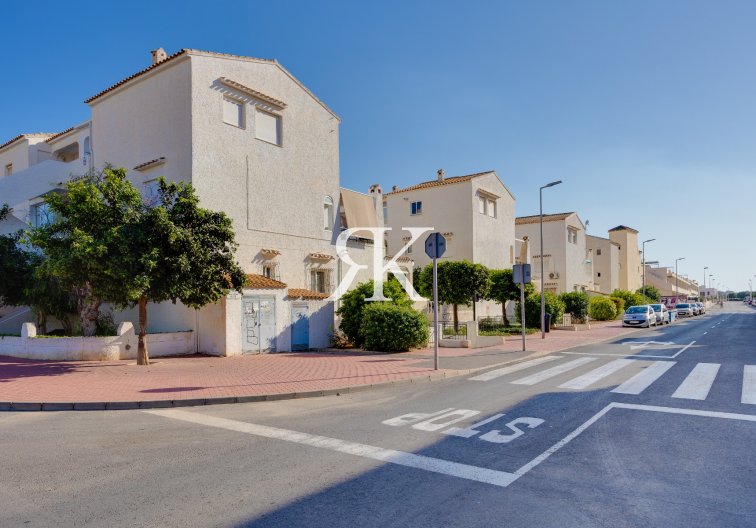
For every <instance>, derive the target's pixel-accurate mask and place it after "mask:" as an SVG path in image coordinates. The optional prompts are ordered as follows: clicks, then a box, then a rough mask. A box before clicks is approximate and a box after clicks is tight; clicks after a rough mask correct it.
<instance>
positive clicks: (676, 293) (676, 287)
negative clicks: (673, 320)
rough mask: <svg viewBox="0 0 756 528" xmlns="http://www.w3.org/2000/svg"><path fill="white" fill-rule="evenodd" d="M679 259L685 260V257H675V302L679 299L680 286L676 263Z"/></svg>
mask: <svg viewBox="0 0 756 528" xmlns="http://www.w3.org/2000/svg"><path fill="white" fill-rule="evenodd" d="M681 260H685V257H680V258H679V259H675V298H676V300H675V303H677V302H678V301H679V300H680V299H679V297H680V288H679V287H678V284H679V279H678V276H677V263H678V262H679V261H681Z"/></svg>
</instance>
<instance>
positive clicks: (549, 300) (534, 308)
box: [517, 292, 564, 328]
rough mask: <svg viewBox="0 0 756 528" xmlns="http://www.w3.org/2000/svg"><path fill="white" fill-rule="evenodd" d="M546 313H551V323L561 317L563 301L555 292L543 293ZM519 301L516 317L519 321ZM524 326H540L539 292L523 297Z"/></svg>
mask: <svg viewBox="0 0 756 528" xmlns="http://www.w3.org/2000/svg"><path fill="white" fill-rule="evenodd" d="M544 300H545V305H546V313H549V314H551V323H552V324H554V323H555V322H556V321H558V320H559V319H561V317H562V315H563V314H564V303H563V302H562V301H561V299H559V297H557V296H556V295H555V294H553V293H550V292H546V294H545V299H544ZM519 316H520V303H517V317H518V321H519ZM525 326H527V327H529V328H540V327H541V294H540V293H533V294H531V295H529V296H528V297H526V298H525Z"/></svg>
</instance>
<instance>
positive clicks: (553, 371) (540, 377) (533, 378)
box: [512, 357, 598, 385]
mask: <svg viewBox="0 0 756 528" xmlns="http://www.w3.org/2000/svg"><path fill="white" fill-rule="evenodd" d="M596 359H598V358H595V357H582V358H578V359H573V360H572V361H568V362H566V363H562V364H561V365H557V366H556V367H551V368H549V369H546V370H542V371H541V372H536V373H535V374H531V375H530V376H526V377H524V378H521V379H518V380H515V381H513V382H512V383H514V384H515V385H535V384H536V383H540V382H542V381H545V380H547V379H549V378H553V377H555V376H559V375H560V374H564V373H565V372H569V371H570V370H572V369H576V368H578V367H582V366H583V365H585V364H587V363H591V362H593V361H596Z"/></svg>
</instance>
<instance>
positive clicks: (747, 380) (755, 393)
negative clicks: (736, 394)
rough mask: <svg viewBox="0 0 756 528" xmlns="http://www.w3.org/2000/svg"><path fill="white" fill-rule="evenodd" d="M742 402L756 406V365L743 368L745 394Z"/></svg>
mask: <svg viewBox="0 0 756 528" xmlns="http://www.w3.org/2000/svg"><path fill="white" fill-rule="evenodd" d="M740 402H741V403H750V404H756V365H745V366H744V367H743V393H742V396H741V398H740Z"/></svg>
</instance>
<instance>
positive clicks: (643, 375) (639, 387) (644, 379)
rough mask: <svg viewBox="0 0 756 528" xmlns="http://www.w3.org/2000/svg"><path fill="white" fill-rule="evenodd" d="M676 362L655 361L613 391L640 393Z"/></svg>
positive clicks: (618, 392)
mask: <svg viewBox="0 0 756 528" xmlns="http://www.w3.org/2000/svg"><path fill="white" fill-rule="evenodd" d="M675 363H676V362H675V361H654V362H653V363H651V364H650V365H649V366H647V367H646V368H644V369H643V370H641V371H640V372H638V373H637V374H636V375H635V376H633V377H632V378H630V379H629V380H627V381H626V382H624V383H623V384H622V385H620V386H619V387H617V388H615V389H613V390H612V392H616V393H617V394H634V395H638V394H640V393H641V392H643V391H644V390H646V389H647V388H648V387H649V386H650V385H651V384H652V383H653V382H655V381H656V380H658V379H659V378H661V377H662V376H663V375H664V373H665V372H667V371H668V370H669V369H671V368H672V367H673V366H674V365H675Z"/></svg>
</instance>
